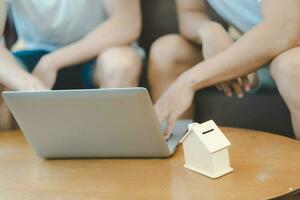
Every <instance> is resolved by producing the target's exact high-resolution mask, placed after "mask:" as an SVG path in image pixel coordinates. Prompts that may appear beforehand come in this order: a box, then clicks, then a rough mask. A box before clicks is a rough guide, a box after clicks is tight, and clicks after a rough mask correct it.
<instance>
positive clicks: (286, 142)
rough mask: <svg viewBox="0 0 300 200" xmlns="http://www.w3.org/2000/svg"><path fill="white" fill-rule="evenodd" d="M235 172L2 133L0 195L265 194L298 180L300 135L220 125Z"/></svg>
mask: <svg viewBox="0 0 300 200" xmlns="http://www.w3.org/2000/svg"><path fill="white" fill-rule="evenodd" d="M222 130H223V131H224V132H225V134H226V135H227V137H228V138H229V140H230V141H231V142H232V147H231V149H230V156H231V164H232V167H233V168H234V170H235V171H234V172H233V173H231V174H228V175H226V176H223V177H221V178H219V179H216V180H212V179H209V178H207V177H205V176H202V175H200V174H197V173H194V172H192V171H189V170H187V169H185V168H184V167H183V164H184V159H183V152H182V147H181V146H180V147H179V148H178V150H177V152H176V153H175V155H174V156H173V157H171V158H170V159H85V160H44V159H42V158H39V157H37V156H36V155H35V154H34V152H33V151H32V149H31V148H30V146H29V145H28V143H27V142H26V140H25V139H24V137H23V135H22V134H21V133H20V132H18V131H17V132H6V133H0V199H1V200H2V199H3V200H14V199H21V200H27V199H30V200H47V199H51V200H52V199H57V200H58V199H68V200H69V199H75V200H77V199H84V200H92V199H151V200H153V199H163V200H166V199H179V200H185V199H218V200H220V199H267V198H271V197H274V196H277V195H280V194H283V193H287V192H289V191H291V190H295V189H297V188H299V187H300V142H299V141H296V140H292V139H288V138H285V137H281V136H276V135H272V134H268V133H264V132H257V131H249V130H243V129H233V128H223V129H222Z"/></svg>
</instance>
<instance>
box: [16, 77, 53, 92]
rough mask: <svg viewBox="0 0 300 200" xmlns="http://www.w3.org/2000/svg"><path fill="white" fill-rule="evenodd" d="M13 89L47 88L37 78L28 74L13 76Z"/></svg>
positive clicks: (33, 89) (38, 89)
mask: <svg viewBox="0 0 300 200" xmlns="http://www.w3.org/2000/svg"><path fill="white" fill-rule="evenodd" d="M15 80H16V81H14V82H15V83H14V86H13V89H15V90H19V91H40V90H49V88H47V87H46V86H45V85H44V84H43V83H42V82H41V81H40V80H39V79H37V78H35V77H34V76H32V75H30V74H28V76H26V77H24V76H22V77H15Z"/></svg>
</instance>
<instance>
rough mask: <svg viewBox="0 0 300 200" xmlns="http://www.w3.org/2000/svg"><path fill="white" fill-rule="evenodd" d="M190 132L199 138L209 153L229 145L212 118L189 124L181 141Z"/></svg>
mask: <svg viewBox="0 0 300 200" xmlns="http://www.w3.org/2000/svg"><path fill="white" fill-rule="evenodd" d="M192 132H194V133H195V134H196V135H197V136H198V138H199V140H200V141H201V142H202V143H203V144H204V145H205V147H206V148H207V150H208V151H209V152H210V153H214V152H216V151H219V150H221V149H224V148H226V147H228V146H230V145H231V143H230V142H229V141H228V139H227V138H226V137H225V135H224V134H223V133H222V131H221V130H220V129H219V127H218V126H217V125H216V124H215V122H214V121H213V120H210V121H207V122H204V123H202V124H198V123H191V124H189V127H188V132H187V133H186V134H185V135H184V136H183V138H182V139H181V142H183V141H184V140H185V139H187V138H188V136H189V135H190V134H191V133H192Z"/></svg>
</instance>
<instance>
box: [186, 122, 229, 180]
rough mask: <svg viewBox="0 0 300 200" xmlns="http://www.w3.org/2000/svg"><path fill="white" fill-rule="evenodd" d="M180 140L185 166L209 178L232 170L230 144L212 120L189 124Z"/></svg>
mask: <svg viewBox="0 0 300 200" xmlns="http://www.w3.org/2000/svg"><path fill="white" fill-rule="evenodd" d="M181 142H182V143H183V150H184V158H185V165H184V167H185V168H187V169H190V170H193V171H196V172H198V173H201V174H203V175H206V176H208V177H210V178H218V177H220V176H222V175H225V174H227V173H229V172H232V171H233V169H232V168H231V167H230V161H229V155H228V147H229V146H230V145H231V144H230V142H229V141H228V140H227V138H226V137H225V135H224V134H223V133H222V131H221V130H220V129H219V128H218V126H217V125H216V124H215V123H214V121H212V120H210V121H207V122H204V123H202V124H198V123H191V124H189V126H188V132H187V133H186V134H185V135H184V136H183V138H182V139H181Z"/></svg>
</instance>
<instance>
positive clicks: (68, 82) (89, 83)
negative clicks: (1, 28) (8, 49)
mask: <svg viewBox="0 0 300 200" xmlns="http://www.w3.org/2000/svg"><path fill="white" fill-rule="evenodd" d="M48 53H50V52H49V51H45V50H22V51H16V52H13V55H14V56H15V57H16V58H17V60H18V61H19V62H20V63H21V64H22V66H23V67H24V68H25V70H26V71H28V72H32V71H33V70H34V68H35V66H36V64H37V63H38V62H39V60H40V59H41V57H42V56H44V55H46V54H48ZM94 66H95V60H92V61H89V62H85V63H81V64H78V65H74V66H71V67H68V68H65V69H62V70H60V71H59V72H58V76H57V81H56V84H55V86H54V89H90V88H95V84H94V81H93V73H94Z"/></svg>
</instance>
